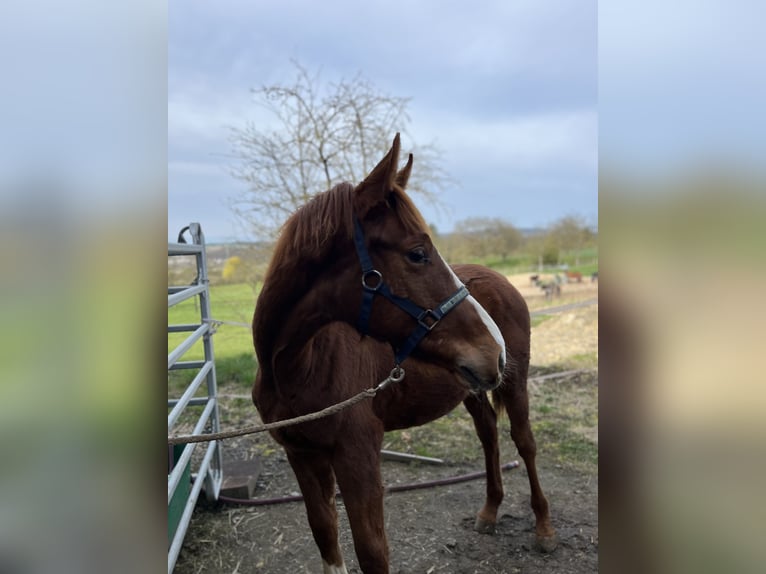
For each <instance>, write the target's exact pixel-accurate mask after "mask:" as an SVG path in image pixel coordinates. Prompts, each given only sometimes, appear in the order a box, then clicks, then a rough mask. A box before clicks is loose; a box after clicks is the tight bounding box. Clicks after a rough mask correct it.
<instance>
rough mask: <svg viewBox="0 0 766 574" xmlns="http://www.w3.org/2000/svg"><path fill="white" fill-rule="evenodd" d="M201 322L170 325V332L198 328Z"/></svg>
mask: <svg viewBox="0 0 766 574" xmlns="http://www.w3.org/2000/svg"><path fill="white" fill-rule="evenodd" d="M200 324H201V323H196V324H195V323H188V324H184V325H168V333H184V332H186V331H194V329H198V328H199V326H200Z"/></svg>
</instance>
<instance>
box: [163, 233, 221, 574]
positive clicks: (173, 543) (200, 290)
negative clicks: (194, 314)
mask: <svg viewBox="0 0 766 574" xmlns="http://www.w3.org/2000/svg"><path fill="white" fill-rule="evenodd" d="M186 230H188V231H189V234H190V235H191V239H192V242H191V243H168V257H169V258H170V257H177V256H184V255H186V256H192V255H193V256H194V257H195V259H196V266H197V276H196V278H195V279H194V281H192V283H191V285H185V286H168V309H170V308H171V307H172V306H174V305H177V304H178V303H181V302H182V301H186V300H188V299H191V298H193V297H198V298H199V300H198V302H199V306H198V310H199V323H196V322H195V323H191V324H181V325H171V324H170V321H168V333H180V332H189V333H190V335H189V336H188V337H187V338H186V339H184V341H183V342H181V343H180V344H179V345H178V346H177V347H175V349H173V350H172V351H171V352H170V353H168V371H171V370H177V369H194V370H196V371H197V372H196V375H195V376H194V379H193V380H192V381H191V383H190V384H189V385H188V387H186V389H185V390H184V391H183V393H182V394H181V396H180V397H178V398H171V397H170V394H169V393H168V436H170V434H171V431H172V430H173V427H174V426H175V425H176V424H177V422H178V420H179V418H180V417H181V415H182V414H183V413H184V412H187V413H189V412H192V410H194V413H195V414H194V416H196V418H195V419H194V420H195V424H194V429H193V431H192V432H193V434H200V433H202V432H205V431H206V429H207V430H208V431H209V432H214V433H215V432H219V430H220V428H219V418H218V399H217V383H216V377H215V362H214V355H213V339H212V334H213V333H212V330H211V322H210V318H211V315H210V291H209V283H208V275H207V259H206V257H205V237H204V235H203V233H202V228H201V227H200V225H199V223H191V224H189V226H188V228H184V229H183V230H182V231H181V234H179V240H182V235H183V233H184V232H185V231H186ZM195 319H196V318H195ZM200 340H202V346H203V349H204V359H203V360H194V361H192V360H186V361H182V360H180V359H181V358H182V357H183V355H184V354H185V353H186V352H187V351H188V350H189V349H191V348H192V347H193V346H194V344H195V343H197V342H198V341H200ZM203 382H205V383H207V394H206V396H198V397H195V395H196V394H197V393H198V391H199V389H200V387H201V386H202V383H203ZM198 411H201V412H199V414H198V415H197V414H196V413H197V412H198ZM185 420H188V416H187V417H185ZM202 444H203V446H200V448H205V451H204V454H203V455H202V456H201V458H200V457H199V456H197V457H194V460H192V455H193V454H194V450H195V447H196V446H197V444H194V443H192V444H186V445H177V447H176V448H174V449H169V452H168V459H169V460H168V574H170V573H171V572H172V571H173V568H174V567H175V563H176V559H177V558H178V553H179V552H180V550H181V545H182V544H183V539H184V535H185V534H186V529H187V528H188V526H189V521H190V520H191V516H192V512H193V511H194V506H195V504H196V502H197V498H198V497H199V494H200V491H201V489H202V487H203V485H204V487H205V493H206V495H207V497H208V499H210V500H216V499H217V498H218V494H219V492H220V489H221V483H222V480H223V476H222V457H221V448H220V442H219V441H211V442H209V443H207V446H206V447H205V446H204V443H202ZM192 479H193V481H192Z"/></svg>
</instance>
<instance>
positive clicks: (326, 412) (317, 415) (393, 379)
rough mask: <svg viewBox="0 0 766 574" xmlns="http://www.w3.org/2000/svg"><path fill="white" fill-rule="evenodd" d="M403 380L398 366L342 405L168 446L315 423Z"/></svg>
mask: <svg viewBox="0 0 766 574" xmlns="http://www.w3.org/2000/svg"><path fill="white" fill-rule="evenodd" d="M403 378H404V369H402V368H401V367H400V366H399V365H397V366H395V367H394V368H393V369H392V370H391V374H390V375H388V376H387V377H386V378H385V379H383V380H382V381H381V382H380V383H378V384H377V385H376V386H374V387H371V388H369V389H365V390H364V391H362V392H361V393H358V394H356V395H354V396H353V397H351V398H349V399H346V400H345V401H342V402H340V403H336V404H334V405H330V406H329V407H326V408H324V409H322V410H321V411H315V412H313V413H308V414H305V415H301V416H299V417H294V418H291V419H284V420H281V421H276V422H273V423H266V424H261V425H253V426H249V427H245V428H242V429H236V430H231V431H225V432H217V433H210V434H199V435H182V436H174V437H168V444H188V443H193V442H209V441H212V440H221V439H225V438H232V437H235V436H243V435H246V434H254V433H259V432H264V431H267V430H273V429H278V428H282V427H286V426H290V425H297V424H300V423H305V422H308V421H313V420H316V419H321V418H323V417H327V416H330V415H333V414H335V413H337V412H340V411H342V410H343V409H346V408H348V407H350V406H352V405H355V404H356V403H358V402H361V401H363V400H364V399H371V398H372V397H374V396H375V395H376V394H377V393H378V391H382V390H383V389H385V388H386V387H387V386H388V385H390V384H391V383H398V382H399V381H401V380H402V379H403Z"/></svg>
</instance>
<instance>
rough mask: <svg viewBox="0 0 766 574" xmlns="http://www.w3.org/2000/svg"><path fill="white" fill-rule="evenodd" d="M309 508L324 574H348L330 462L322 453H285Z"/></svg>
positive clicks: (309, 518)
mask: <svg viewBox="0 0 766 574" xmlns="http://www.w3.org/2000/svg"><path fill="white" fill-rule="evenodd" d="M285 450H286V452H287V458H288V460H289V461H290V465H291V466H292V467H293V471H294V472H295V477H296V478H297V479H298V485H299V486H300V489H301V493H302V494H303V500H304V503H305V505H306V514H307V516H308V521H309V526H310V527H311V532H312V534H313V535H314V541H315V542H316V544H317V546H318V547H319V553H320V554H321V556H322V568H323V572H324V574H346V572H347V571H346V566H345V565H344V564H343V555H342V554H341V551H340V546H339V544H338V512H337V510H336V508H335V475H334V474H333V470H332V466H331V464H330V458H329V456H328V455H325V454H322V453H314V452H307V451H299V452H294V451H291V450H289V449H285Z"/></svg>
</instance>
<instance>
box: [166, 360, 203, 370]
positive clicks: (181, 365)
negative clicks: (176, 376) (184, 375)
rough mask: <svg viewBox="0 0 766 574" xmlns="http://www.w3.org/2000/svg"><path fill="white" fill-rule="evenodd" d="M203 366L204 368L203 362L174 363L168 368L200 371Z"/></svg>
mask: <svg viewBox="0 0 766 574" xmlns="http://www.w3.org/2000/svg"><path fill="white" fill-rule="evenodd" d="M203 366H205V361H176V363H175V364H174V365H172V366H171V367H170V370H171V371H177V370H180V369H201V368H202V367H203Z"/></svg>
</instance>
